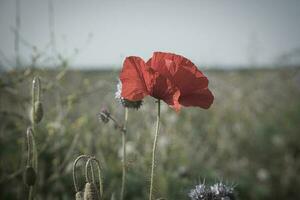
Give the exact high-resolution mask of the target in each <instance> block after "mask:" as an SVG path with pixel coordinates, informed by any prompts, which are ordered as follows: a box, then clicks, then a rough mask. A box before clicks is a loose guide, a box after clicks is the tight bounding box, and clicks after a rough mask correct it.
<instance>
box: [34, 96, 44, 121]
mask: <svg viewBox="0 0 300 200" xmlns="http://www.w3.org/2000/svg"><path fill="white" fill-rule="evenodd" d="M33 110H34V113H33ZM43 115H44V110H43V104H42V102H40V101H37V102H35V103H34V109H32V110H31V120H32V121H34V122H35V123H37V124H38V123H39V122H40V121H41V120H42V118H43Z"/></svg>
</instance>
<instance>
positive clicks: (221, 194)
mask: <svg viewBox="0 0 300 200" xmlns="http://www.w3.org/2000/svg"><path fill="white" fill-rule="evenodd" d="M188 196H189V197H190V198H191V200H234V199H235V197H234V188H233V187H231V186H227V185H225V184H223V183H222V182H219V183H215V184H214V185H212V186H210V187H208V186H207V185H205V184H204V183H202V184H199V185H196V188H195V189H192V190H191V191H190V193H189V194H188Z"/></svg>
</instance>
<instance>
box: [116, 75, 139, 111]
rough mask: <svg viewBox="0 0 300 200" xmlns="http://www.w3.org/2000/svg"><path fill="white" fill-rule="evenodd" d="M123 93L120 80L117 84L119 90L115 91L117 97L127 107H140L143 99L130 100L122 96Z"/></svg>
mask: <svg viewBox="0 0 300 200" xmlns="http://www.w3.org/2000/svg"><path fill="white" fill-rule="evenodd" d="M121 93H122V82H121V81H120V80H119V82H118V85H117V91H116V93H115V98H116V99H117V100H118V101H119V102H120V103H121V104H122V105H123V106H124V107H125V108H133V109H139V108H140V107H141V106H142V104H143V101H142V100H140V101H130V100H128V99H125V98H123V97H122V96H121Z"/></svg>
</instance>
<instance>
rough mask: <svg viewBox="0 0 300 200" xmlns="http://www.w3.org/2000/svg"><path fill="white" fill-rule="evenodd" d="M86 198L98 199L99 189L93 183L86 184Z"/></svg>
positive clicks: (89, 199)
mask: <svg viewBox="0 0 300 200" xmlns="http://www.w3.org/2000/svg"><path fill="white" fill-rule="evenodd" d="M84 200H98V196H97V189H96V187H95V185H94V184H93V183H86V184H85V188H84Z"/></svg>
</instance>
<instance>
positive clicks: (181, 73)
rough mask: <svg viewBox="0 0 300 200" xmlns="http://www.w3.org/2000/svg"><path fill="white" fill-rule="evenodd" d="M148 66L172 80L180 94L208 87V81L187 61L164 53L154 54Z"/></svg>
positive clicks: (181, 57) (178, 56)
mask: <svg viewBox="0 0 300 200" xmlns="http://www.w3.org/2000/svg"><path fill="white" fill-rule="evenodd" d="M147 65H148V66H151V68H152V69H154V70H155V71H157V72H159V73H160V74H161V75H163V76H165V77H167V78H168V79H170V80H172V81H173V82H174V84H176V86H177V87H178V88H179V89H180V91H181V94H182V95H184V94H189V93H191V92H193V91H196V90H201V89H204V88H207V87H208V79H207V78H206V77H205V76H204V74H203V73H202V72H201V71H199V70H198V69H197V67H196V65H195V64H194V63H192V62H191V61H190V60H189V59H187V58H185V57H183V56H180V55H176V54H172V53H164V52H154V53H153V56H152V58H151V59H150V60H149V61H148V62H147Z"/></svg>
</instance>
